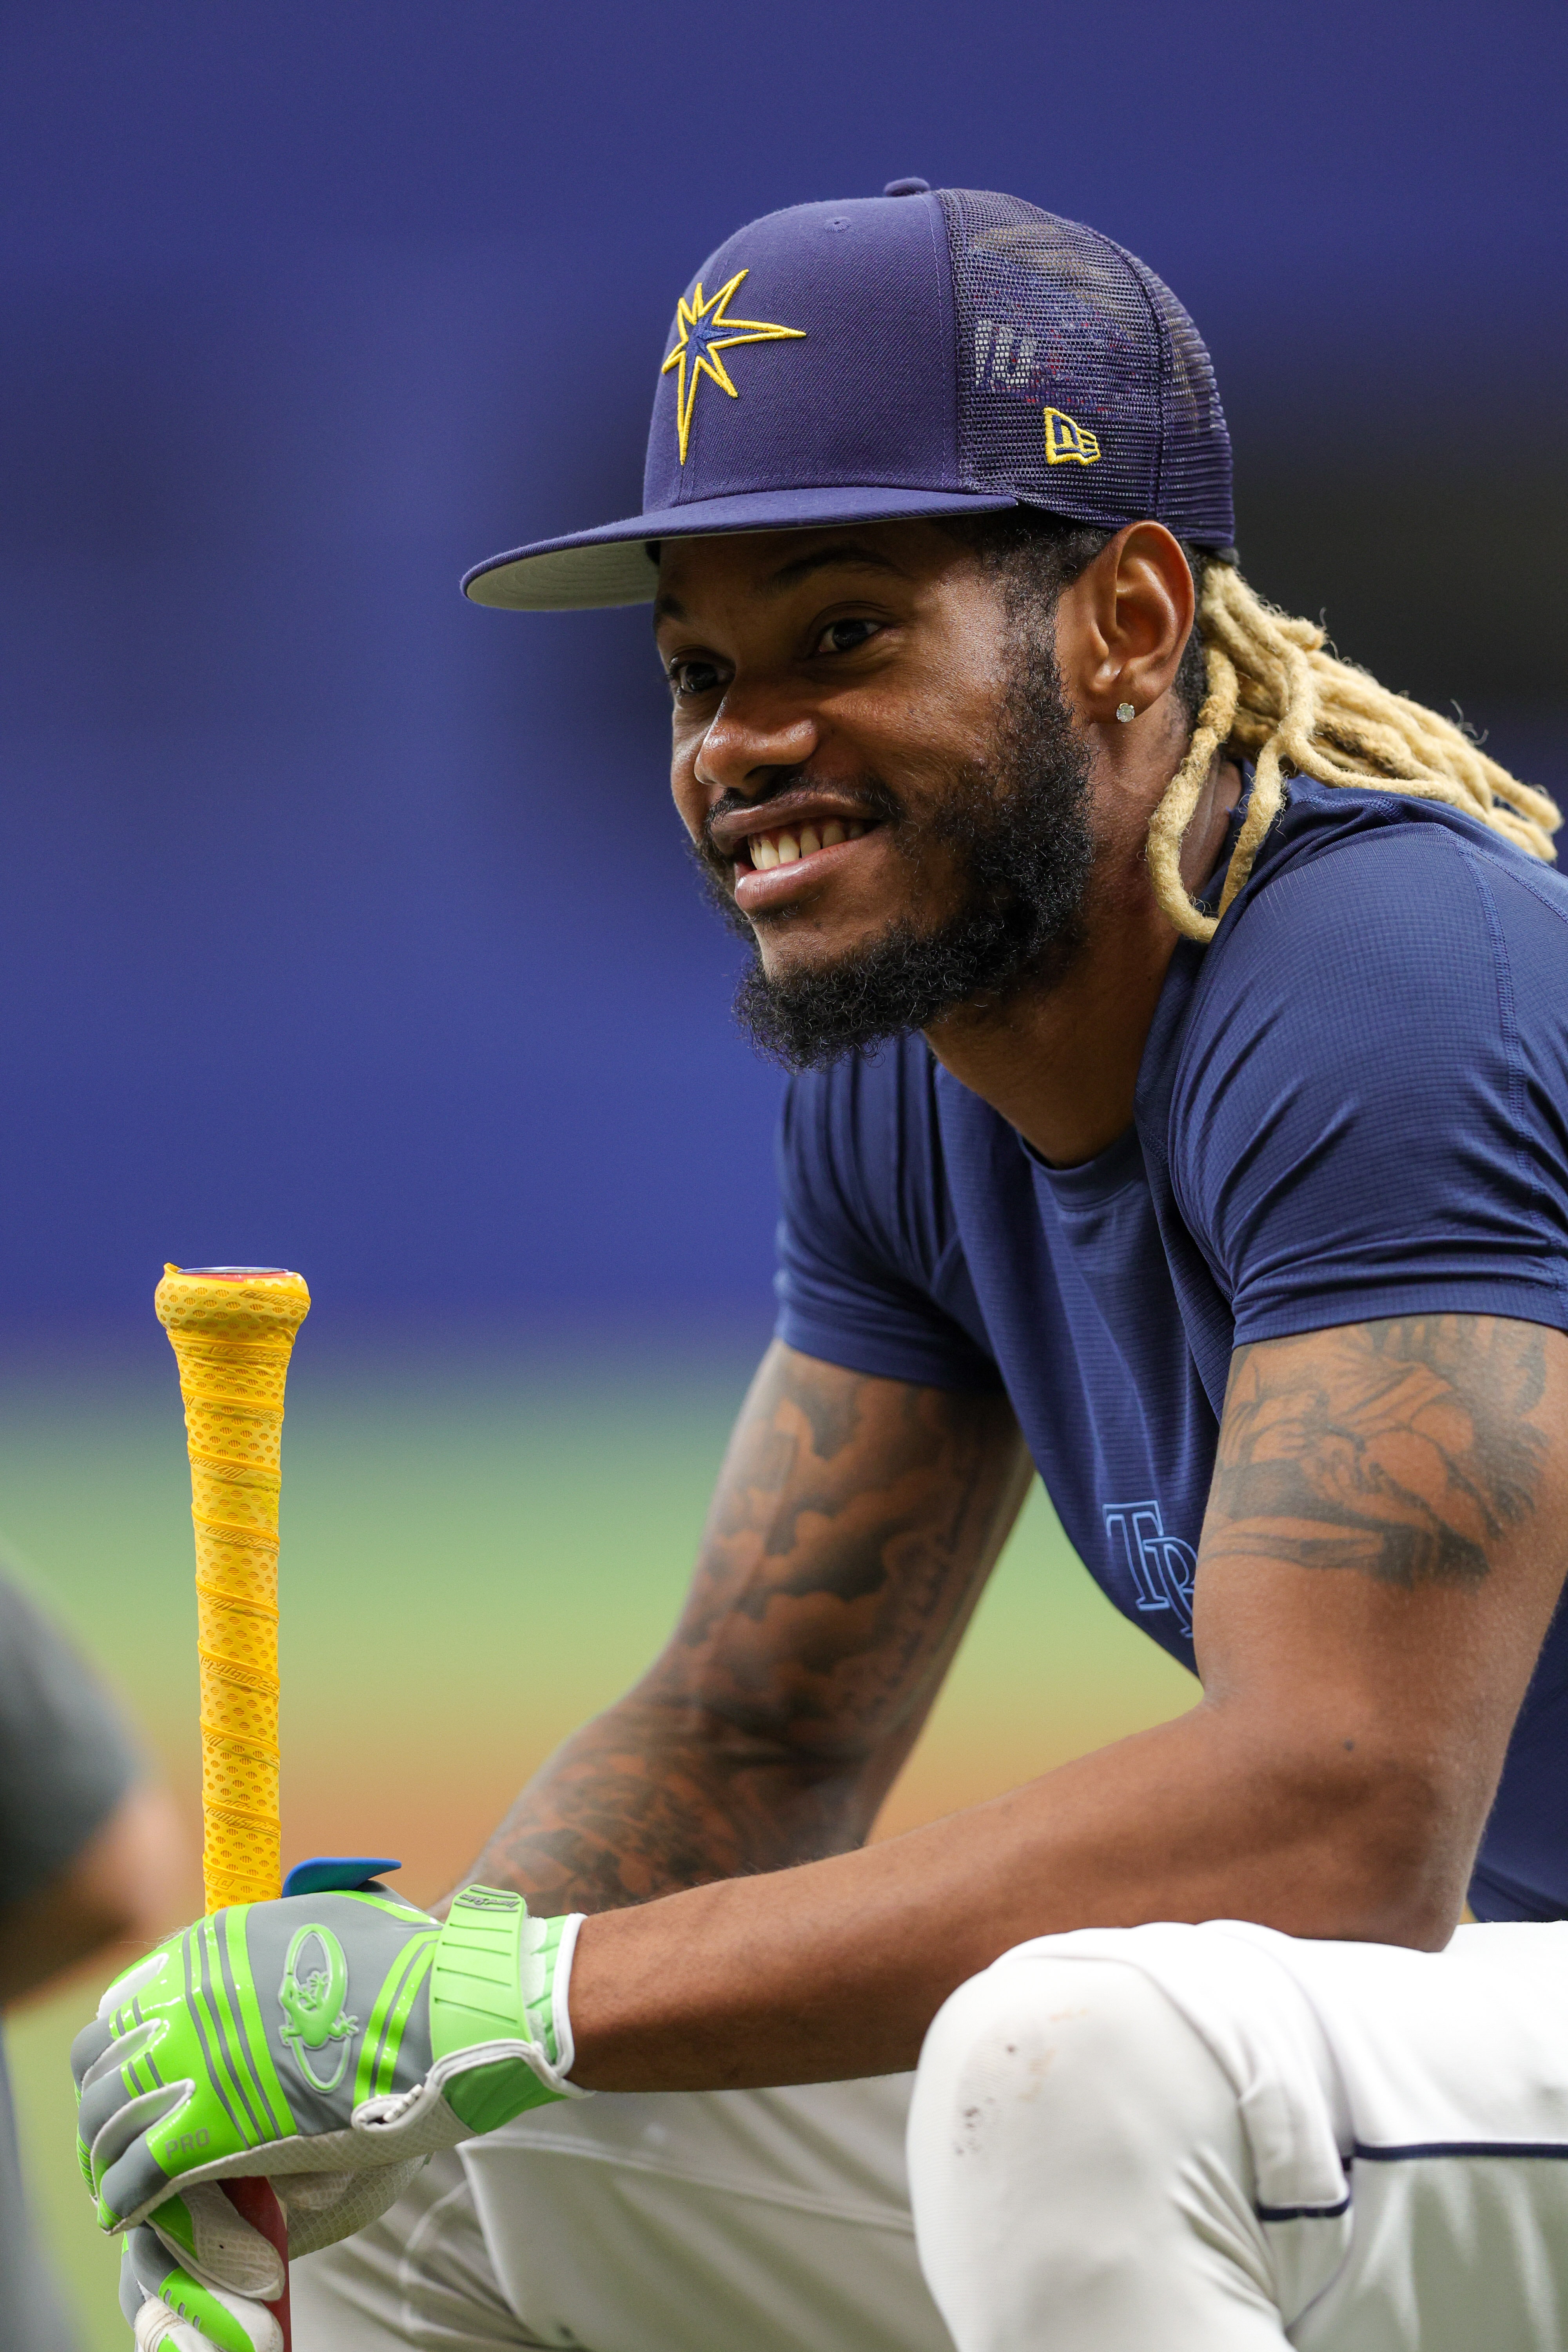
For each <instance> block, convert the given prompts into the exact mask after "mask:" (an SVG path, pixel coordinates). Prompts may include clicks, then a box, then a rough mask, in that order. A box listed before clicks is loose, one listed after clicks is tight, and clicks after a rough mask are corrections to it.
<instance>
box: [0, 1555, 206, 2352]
mask: <svg viewBox="0 0 1568 2352" xmlns="http://www.w3.org/2000/svg"><path fill="white" fill-rule="evenodd" d="M184 1862H185V1854H184V1836H183V1834H182V1832H181V1830H180V1826H179V1822H178V1821H177V1818H176V1816H175V1813H174V1806H173V1804H172V1802H171V1801H170V1799H169V1797H168V1794H167V1792H166V1791H165V1790H163V1789H161V1788H159V1787H157V1786H156V1785H154V1784H153V1782H152V1781H151V1780H149V1778H148V1776H147V1772H146V1768H145V1764H144V1761H143V1759H142V1757H141V1756H140V1755H139V1754H138V1752H137V1748H136V1744H135V1742H134V1741H133V1740H132V1738H131V1736H130V1733H129V1731H128V1728H127V1727H126V1725H125V1724H124V1723H123V1721H122V1720H121V1715H120V1711H119V1709H118V1708H117V1707H116V1706H114V1704H113V1702H112V1701H111V1700H110V1696H109V1694H108V1693H107V1691H105V1690H104V1688H103V1686H102V1685H101V1684H100V1682H99V1680H98V1678H97V1676H96V1675H93V1674H92V1673H91V1672H90V1671H89V1668H88V1667H87V1665H86V1664H84V1662H83V1661H82V1659H81V1658H80V1657H79V1655H78V1654H77V1652H76V1651H75V1650H74V1649H73V1648H72V1646H71V1645H70V1643H68V1642H67V1641H66V1640H65V1638H64V1636H63V1635H62V1634H61V1633H58V1631H57V1629H56V1628H55V1626H53V1625H52V1624H51V1623H50V1622H49V1621H48V1620H47V1618H46V1617H45V1616H44V1615H43V1614H42V1613H41V1612H39V1611H38V1610H37V1608H35V1607H34V1605H33V1603H32V1601H30V1600H28V1599H27V1597H26V1594H25V1593H24V1592H23V1591H22V1590H21V1588H20V1586H19V1585H17V1584H16V1583H15V1582H14V1581H13V1580H12V1578H11V1576H10V1574H9V1572H8V1570H7V1569H6V1568H5V1564H4V1562H3V1561H0V2011H4V2010H8V2009H9V2008H10V2007H11V2006H12V2004H13V2003H14V2002H16V2001H19V2000H26V1999H27V1998H29V1997H30V1996H31V1995H32V1994H34V1993H36V1992H37V1991H39V1990H41V1989H42V1987H43V1986H45V1985H46V1984H47V1983H48V1981H49V1979H51V1978H53V1977H56V1976H58V1975H60V1974H61V1973H62V1972H63V1971H64V1970H66V1969H70V1968H75V1967H78V1966H79V1965H80V1963H81V1962H82V1961H84V1960H86V1959H87V1958H89V1957H90V1956H91V1955H92V1954H93V1953H95V1952H96V1953H100V1954H102V1955H103V1956H104V1958H108V1956H109V1953H108V1948H110V1947H112V1946H113V1945H116V1944H119V1945H121V1946H123V1945H127V1944H129V1945H131V1946H132V1947H133V1948H134V1947H135V1946H139V1945H142V1944H144V1943H145V1941H146V1939H147V1937H149V1936H152V1935H155V1934H156V1933H157V1932H158V1931H159V1930H160V1929H161V1928H162V1927H163V1924H164V1922H165V1921H166V1920H168V1919H170V1918H172V1917H174V1916H176V1904H177V1901H178V1894H179V1888H178V1880H179V1878H180V1876H181V1874H182V1872H183V1869H184ZM0 2279H4V2281H5V2315H4V2320H3V2323H0V2343H3V2344H4V2345H5V2352H67V2347H73V2346H75V2345H76V2343H77V2342H78V2330H77V2329H76V2327H75V2326H74V2325H73V2324H72V2323H71V2322H70V2321H69V2320H68V2318H67V2317H66V2315H65V2313H64V2311H63V2309H62V2308H61V2305H60V2301H59V2297H58V2293H57V2291H56V2286H55V2282H54V2279H53V2276H52V2274H51V2269H50V2265H49V2264H48V2263H47V2260H46V2258H45V2255H44V2252H43V2250H42V2248H41V2246H40V2245H39V2244H38V2242H37V2235H36V2232H35V2230H34V2227H33V2224H32V2221H31V2220H30V2218H29V2214H28V2210H27V2199H26V2194H25V2191H24V2186H23V2179H22V2168H21V2162H20V2158H19V2153H18V2149H17V2145H16V2117H15V2115H14V2113H13V2110H12V2105H11V2095H10V2088H9V2085H8V2083H7V2080H6V2074H5V2053H4V2050H3V2049H0Z"/></svg>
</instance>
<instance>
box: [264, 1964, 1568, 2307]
mask: <svg viewBox="0 0 1568 2352" xmlns="http://www.w3.org/2000/svg"><path fill="white" fill-rule="evenodd" d="M911 2090H912V2096H911ZM906 2125H907V2140H908V2169H907V2173H906V2169H905V2154H904V2142H905V2137H906ZM917 2247H918V2254H917ZM922 2273H923V2277H922ZM294 2282H295V2284H294V2297H295V2312H296V2321H295V2343H296V2347H297V2352H391V2347H394V2346H397V2345H412V2346H416V2347H444V2352H476V2347H480V2346H485V2347H495V2346H539V2345H552V2346H575V2347H583V2352H947V2347H949V2346H950V2344H952V2343H955V2344H956V2345H957V2347H958V2352H1264V2347H1276V2348H1277V2347H1280V2346H1281V2345H1283V2344H1286V2343H1289V2344H1293V2345H1296V2346H1298V2347H1301V2352H1479V2347H1482V2346H1484V2347H1487V2352H1568V1925H1563V1926H1550V1927H1463V1928H1461V1929H1460V1930H1459V1931H1458V1935H1457V1936H1456V1937H1455V1938H1454V1940H1453V1942H1452V1943H1451V1944H1450V1945H1449V1947H1448V1948H1447V1951H1446V1952H1443V1953H1441V1954H1438V1955H1423V1954H1417V1953H1411V1952H1405V1951H1400V1950H1396V1949H1394V1948H1390V1947H1387V1946H1381V1945H1354V1944H1327V1943H1304V1942H1297V1941H1295V1940H1293V1939H1291V1938H1289V1937H1283V1936H1277V1935H1274V1934H1272V1933H1271V1932H1270V1931H1269V1930H1268V1929H1266V1928H1258V1927H1246V1926H1239V1925H1229V1924H1216V1925H1213V1926H1209V1927H1195V1928H1194V1927H1140V1928H1133V1929H1129V1930H1125V1931H1121V1932H1109V1931H1100V1930H1096V1931H1089V1932H1085V1933H1082V1934H1079V1935H1071V1936H1055V1937H1043V1938H1041V1939H1040V1940H1039V1941H1037V1942H1035V1943H1031V1944H1026V1945H1022V1946H1020V1947H1019V1948H1018V1949H1017V1950H1016V1951H1014V1952H1010V1953H1008V1954H1007V1955H1006V1956H1005V1958H1003V1959H1001V1960H999V1961H998V1962H997V1963H996V1965H995V1966H994V1968H991V1969H986V1970H985V1971H984V1973H983V1974H982V1975H980V1976H978V1977H976V1978H974V1979H972V1980H971V1981H970V1982H969V1983H968V1984H966V1985H964V1986H963V1987H962V1988H961V1989H960V1990H959V1991H958V1992H956V1993H955V1994H954V1995H953V1997H952V2000H950V2001H949V2002H948V2003H947V2005H946V2006H945V2008H944V2009H943V2010H942V2012H941V2013H940V2015H939V2016H938V2018H937V2019H936V2021H935V2022H934V2024H933V2025H932V2027H931V2032H930V2034H929V2036H928V2037H927V2042H926V2046H925V2049H924V2051H923V2053H922V2055H921V2065H920V2070H919V2074H918V2075H917V2076H914V2077H909V2076H898V2077H890V2078H887V2079H884V2080H881V2081H876V2082H865V2083H847V2084H826V2085H819V2086H816V2087H812V2088H808V2089H798V2090H790V2091H772V2092H723V2093H713V2094H705V2095H659V2096H651V2097H646V2098H609V2097H601V2098H598V2099H594V2100H588V2101H584V2102H583V2103H582V2104H581V2105H571V2106H567V2107H558V2108H551V2109H547V2110H545V2111H544V2112H543V2113H542V2114H536V2115H532V2116H525V2117H523V2118H522V2119H521V2121H520V2122H518V2123H516V2124H513V2125H510V2126H508V2127H507V2128H506V2129H505V2130H504V2131H502V2132H500V2133H497V2134H495V2135H493V2136H492V2137H490V2138H489V2139H485V2140H477V2141H473V2142H470V2143H469V2144H468V2146H467V2147H464V2148H463V2149H462V2150H461V2151H460V2153H459V2155H458V2156H455V2157H450V2158H436V2159H435V2160H434V2161H433V2163H432V2165H431V2167H430V2168H429V2169H428V2170H427V2171H426V2173H425V2174H424V2175H423V2176H422V2178H421V2179H420V2181H419V2182H418V2183H417V2184H416V2188H415V2189H414V2190H413V2191H412V2192H411V2194H410V2196H409V2197H408V2198H406V2199H405V2200H404V2201H403V2203H402V2204H400V2205H399V2206H396V2207H395V2208H394V2209H393V2210H392V2212H391V2213H389V2214H388V2215H387V2216H385V2217H384V2220H383V2221H381V2222H379V2223H377V2224H375V2225H374V2228H373V2229H371V2230H370V2231H365V2232H363V2234H362V2235H361V2236H360V2237H359V2238H356V2239H352V2240H349V2241H348V2242H346V2243H345V2244H343V2245H342V2246H339V2247H334V2248H332V2249H331V2250H330V2251H329V2252H325V2253H322V2254H319V2255H312V2256H311V2257H310V2258H309V2259H308V2260H307V2261H305V2262H303V2263H300V2264H299V2265H297V2267H296V2270H295V2273H294ZM927 2282H929V2286H928V2284H927ZM939 2312H940V2316H939ZM944 2322H945V2326H944Z"/></svg>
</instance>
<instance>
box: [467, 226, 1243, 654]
mask: <svg viewBox="0 0 1568 2352" xmlns="http://www.w3.org/2000/svg"><path fill="white" fill-rule="evenodd" d="M1015 506H1027V507H1039V508H1043V509H1046V510H1047V512H1048V513H1051V514H1058V515H1062V516H1065V517H1067V518H1068V519H1069V520H1072V521H1074V522H1083V523H1099V524H1101V525H1103V526H1105V527H1107V528H1108V529H1112V530H1115V529H1119V528H1120V527H1121V525H1122V524H1123V523H1129V522H1136V521H1139V520H1142V519H1143V518H1144V517H1152V519H1153V520H1157V521H1159V522H1163V523H1164V524H1165V525H1166V526H1167V528H1168V529H1169V530H1173V531H1174V532H1175V534H1176V536H1177V537H1178V538H1179V539H1184V540H1186V541H1189V542H1191V543H1192V544H1193V545H1194V546H1197V547H1200V548H1204V549H1206V550H1208V551H1211V552H1213V553H1215V554H1221V555H1226V556H1230V557H1234V552H1235V551H1234V548H1233V546H1232V541H1233V540H1234V538H1235V523H1234V520H1233V516H1232V509H1231V470H1230V436H1229V435H1228V434H1227V432H1226V424H1225V416H1224V414H1223V412H1222V411H1221V408H1220V404H1219V394H1218V393H1217V392H1216V390H1215V379H1214V369H1213V367H1212V365H1211V364H1210V362H1209V355H1208V352H1206V351H1205V348H1204V343H1203V340H1202V338H1201V336H1200V335H1199V333H1198V331H1197V329H1196V328H1195V327H1194V324H1193V322H1192V320H1190V319H1189V318H1188V316H1187V314H1186V312H1185V311H1184V310H1183V308H1182V306H1181V304H1180V303H1179V302H1178V301H1177V300H1176V299H1175V297H1174V295H1173V294H1172V293H1171V292H1170V290H1169V289H1168V288H1166V287H1165V286H1163V284H1162V283H1161V281H1160V279H1159V278H1156V277H1155V275H1154V273H1153V271H1152V269H1149V268H1145V266H1144V265H1143V263H1142V262H1141V261H1138V260H1136V259H1134V257H1133V256H1132V255H1131V254H1130V253H1127V252H1125V251H1124V250H1123V249H1122V247H1121V246H1119V245H1116V244H1113V243H1112V241H1111V240H1110V237H1108V236H1100V233H1099V231H1098V230H1096V229H1092V228H1085V227H1083V226H1081V225H1080V224H1079V222H1077V221H1069V220H1062V219H1060V218H1058V215H1056V214H1055V213H1047V212H1042V211H1040V209H1039V208H1038V206H1037V205H1029V204H1025V203H1023V202H1022V201H1021V199H1020V198H1018V197H1016V196H1003V195H989V194H983V193H981V192H978V191H976V190H974V189H971V188H937V189H931V188H929V187H928V186H927V185H926V184H925V182H924V181H923V180H895V181H894V182H893V183H892V184H891V186H890V187H889V189H888V190H887V192H886V193H885V194H883V195H880V196H872V197H860V198H853V199H851V200H849V201H848V202H847V203H842V204H823V205H793V206H792V207H791V208H790V209H789V210H788V211H787V212H779V213H769V214H768V215H766V216H765V217H764V218H763V219H762V220H758V221H752V224H751V226H749V227H747V228H742V229H740V230H738V231H737V232H736V234H735V235H734V236H732V237H731V238H730V239H729V240H728V241H727V242H726V243H725V244H723V245H721V247H719V250H718V251H717V253H715V254H713V255H712V256H711V257H710V259H709V260H707V261H705V262H704V263H703V265H702V268H701V270H700V273H699V275H698V276H697V277H696V278H694V279H693V280H692V282H691V284H690V285H689V287H688V288H687V289H686V292H685V293H684V294H683V295H682V296H681V298H680V300H679V303H678V305H677V307H676V313H675V322H674V325H673V327H672V328H671V330H670V335H669V341H668V351H667V352H666V355H665V360H664V364H663V366H662V367H661V369H660V370H659V374H658V389H657V391H656V394H655V396H654V404H653V425H652V427H651V429H650V431H649V434H648V445H647V469H646V471H645V474H644V477H643V510H642V512H641V514H638V515H631V516H628V517H627V518H626V519H625V520H622V521H620V522H608V523H601V524H600V525H599V527H598V529H597V530H583V531H576V532H574V533H573V534H572V535H571V537H569V538H566V539H547V540H541V541H538V542H537V543H536V544H535V545H533V546H531V547H519V548H514V549H512V550H511V551H510V553H508V554H505V555H492V556H491V557H490V558H489V561H488V562H484V563H479V564H476V565H475V567H474V569H473V570H472V571H471V572H469V573H468V575H467V577H466V578H465V580H464V582H463V588H464V592H465V593H467V594H468V595H469V596H471V597H472V598H473V600H474V602H475V603H476V604H498V605H505V606H509V607H511V608H512V609H514V610H522V611H561V610H564V609H567V608H571V607H581V606H586V605H596V604H647V602H649V601H650V600H651V598H652V596H653V593H654V588H655V584H656V575H655V568H654V564H653V562H651V561H650V560H649V553H648V549H649V543H650V542H651V541H661V540H668V539H675V538H684V537H692V538H699V537H708V536H711V535H712V534H714V533H716V532H722V531H737V530H804V529H806V528H809V527H811V526H814V525H815V526H818V527H820V526H823V525H832V524H839V523H854V522H868V521H883V520H892V519H894V518H899V517H912V516H933V515H934V516H941V515H963V514H986V513H996V512H999V511H1001V510H1002V509H1005V508H1008V507H1015Z"/></svg>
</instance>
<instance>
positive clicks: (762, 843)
mask: <svg viewBox="0 0 1568 2352" xmlns="http://www.w3.org/2000/svg"><path fill="white" fill-rule="evenodd" d="M875 829H876V828H875V824H874V823H873V824H865V823H863V822H862V821H861V820H860V819H859V818H858V817H846V818H842V819H841V818H838V817H836V816H834V817H829V818H828V819H827V820H826V823H825V824H786V825H780V826H779V827H778V828H777V830H776V831H774V832H773V833H753V834H750V835H748V836H747V837H746V839H745V840H744V841H742V842H741V843H739V844H738V845H737V847H736V852H735V870H736V872H737V873H738V874H746V873H752V874H770V873H772V871H773V867H774V866H798V865H800V864H801V863H803V861H804V860H805V859H806V858H808V857H815V856H816V854H817V852H818V851H819V850H823V849H837V847H838V846H839V845H840V844H841V843H843V842H846V841H858V840H859V838H860V836H861V835H862V834H863V833H871V832H873V831H874V830H875Z"/></svg>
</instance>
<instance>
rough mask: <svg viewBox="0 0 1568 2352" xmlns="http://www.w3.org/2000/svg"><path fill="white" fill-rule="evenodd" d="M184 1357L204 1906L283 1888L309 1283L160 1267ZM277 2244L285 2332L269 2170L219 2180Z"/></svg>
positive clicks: (214, 1907)
mask: <svg viewBox="0 0 1568 2352" xmlns="http://www.w3.org/2000/svg"><path fill="white" fill-rule="evenodd" d="M154 1303H155V1306H156V1307H157V1313H158V1320H159V1321H160V1322H161V1323H162V1324H163V1328H164V1329H165V1330H166V1331H167V1333H168V1335H169V1339H170V1342H171V1344H172V1345H173V1347H174V1357H175V1360H176V1362H177V1363H178V1365H179V1368H180V1393H181V1395H182V1396H183V1397H184V1405H185V1441H186V1446H187V1450H188V1452H189V1454H190V1463H191V1517H192V1520H193V1522H194V1524H195V1538H196V1648H197V1654H198V1658H199V1661H200V1667H201V1733H202V1879H203V1886H204V1893H205V1903H206V1907H207V1909H208V1911H219V1910H222V1909H223V1908H224V1907H225V1906H226V1905H228V1904H231V1903H265V1902H269V1901H271V1900H272V1899H273V1898H274V1897H275V1896H277V1895H278V1894H279V1892H280V1887H281V1881H280V1865H279V1820H278V1496H279V1486H280V1482H281V1469H280V1455H281V1442H282V1435H283V1388H284V1382H285V1381H286V1380H287V1379H288V1376H289V1354H290V1352H291V1351H292V1349H293V1346H294V1335H295V1333H296V1332H297V1331H298V1330H299V1328H300V1324H301V1323H302V1322H303V1321H304V1319H305V1317H306V1316H307V1315H308V1314H309V1312H310V1292H309V1291H308V1290H307V1289H306V1287H305V1285H304V1282H303V1280H302V1279H301V1278H300V1276H299V1275H297V1274H289V1273H287V1272H285V1271H284V1269H283V1268H282V1267H280V1266H251V1265H204V1266H189V1267H185V1268H184V1269H182V1268H181V1267H179V1266H176V1265H166V1266H165V1267H164V1268H163V1281H162V1282H161V1283H160V1284H159V1285H158V1289H157V1294H156V1297H155V1301H154ZM226 2189H227V2193H228V2196H229V2199H230V2200H231V2202H232V2203H233V2204H234V2206H235V2207H236V2209H237V2210H238V2211H239V2212H240V2213H241V2214H243V2216H244V2218H245V2219H246V2220H247V2221H249V2222H250V2223H251V2224H252V2225H253V2226H254V2227H255V2228H257V2229H258V2230H260V2231H261V2232H262V2235H263V2236H264V2237H266V2238H268V2239H269V2240H270V2241H271V2242H272V2244H273V2245H274V2246H275V2247H276V2248H277V2250H278V2252H279V2253H280V2254H281V2255H282V2256H283V2260H284V2266H285V2267H284V2273H283V2292H282V2294H281V2296H280V2297H279V2300H278V2301H277V2302H276V2303H275V2304H273V2305H271V2310H272V2313H273V2316H274V2317H275V2318H276V2319H277V2320H278V2323H279V2326H280V2327H281V2329H282V2331H283V2342H284V2347H285V2352H288V2347H289V2273H288V2267H287V2265H288V2233H287V2230H286V2227H285V2223H284V2219H283V2211H282V2208H281V2207H280V2206H279V2202H278V2200H277V2198H276V2197H275V2196H274V2194H273V2192H272V2189H271V2187H270V2185H269V2184H268V2182H267V2181H265V2180H259V2179H258V2180H236V2181H231V2182H228V2183H226Z"/></svg>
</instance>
